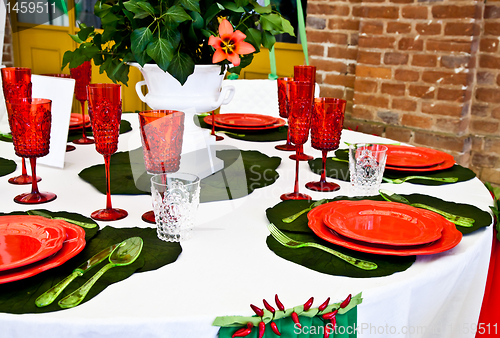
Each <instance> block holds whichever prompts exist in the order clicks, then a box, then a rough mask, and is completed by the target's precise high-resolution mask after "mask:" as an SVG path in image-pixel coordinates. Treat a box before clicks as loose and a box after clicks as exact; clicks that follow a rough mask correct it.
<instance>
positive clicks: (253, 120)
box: [214, 114, 278, 128]
mask: <svg viewBox="0 0 500 338" xmlns="http://www.w3.org/2000/svg"><path fill="white" fill-rule="evenodd" d="M214 119H215V123H218V124H223V125H226V126H234V127H250V128H255V127H265V126H270V125H272V124H275V123H276V122H277V121H278V118H276V117H272V116H269V115H259V114H215V117H214Z"/></svg>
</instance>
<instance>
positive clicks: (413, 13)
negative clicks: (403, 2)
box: [401, 5, 428, 19]
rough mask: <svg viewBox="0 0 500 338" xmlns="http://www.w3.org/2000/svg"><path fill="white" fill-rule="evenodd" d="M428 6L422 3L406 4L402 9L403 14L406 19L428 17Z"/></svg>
mask: <svg viewBox="0 0 500 338" xmlns="http://www.w3.org/2000/svg"><path fill="white" fill-rule="evenodd" d="M427 8H428V7H427V6H422V5H415V6H404V7H403V8H402V9H401V15H402V16H403V18H405V19H427V15H428V10H427Z"/></svg>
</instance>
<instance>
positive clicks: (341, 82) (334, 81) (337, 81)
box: [324, 74, 355, 88]
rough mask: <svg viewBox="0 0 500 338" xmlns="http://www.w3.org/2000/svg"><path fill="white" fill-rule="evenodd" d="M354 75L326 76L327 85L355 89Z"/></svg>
mask: <svg viewBox="0 0 500 338" xmlns="http://www.w3.org/2000/svg"><path fill="white" fill-rule="evenodd" d="M354 79H355V76H354V75H337V74H327V75H326V76H325V81H324V82H325V83H328V84H330V85H334V86H344V87H350V88H353V87H354Z"/></svg>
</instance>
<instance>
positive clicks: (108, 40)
mask: <svg viewBox="0 0 500 338" xmlns="http://www.w3.org/2000/svg"><path fill="white" fill-rule="evenodd" d="M94 14H95V15H96V16H98V17H99V18H100V19H101V23H102V31H100V30H96V29H95V28H94V27H87V26H86V25H84V24H81V25H80V31H79V32H78V34H76V35H72V36H71V37H72V38H73V40H75V41H76V42H77V43H79V46H78V48H76V49H75V50H74V51H67V52H66V53H65V54H64V57H63V65H62V66H63V68H64V67H66V66H67V65H69V67H70V68H74V67H77V66H79V65H81V64H82V63H83V62H85V61H89V60H93V61H94V64H95V65H96V66H99V67H100V72H101V73H103V72H106V74H107V75H108V77H109V78H110V79H111V80H112V81H113V82H122V83H124V84H126V83H127V82H128V72H129V64H128V63H130V62H137V63H139V64H140V65H141V66H144V65H145V64H146V63H156V64H157V65H158V66H159V67H160V68H161V69H162V70H163V71H165V72H168V73H170V74H171V75H172V76H173V77H175V78H176V79H177V80H178V81H179V82H180V83H181V84H184V83H185V81H186V80H187V78H188V76H189V75H190V74H192V73H193V72H194V67H195V65H197V64H212V63H215V64H219V65H220V66H221V72H223V71H224V70H225V69H227V70H228V71H229V72H231V73H236V74H239V73H240V71H241V69H242V68H244V67H246V66H248V65H250V63H251V62H252V60H253V55H254V54H255V53H257V52H259V51H260V48H261V46H264V47H266V48H268V49H271V48H272V47H273V45H274V43H275V42H276V39H275V37H274V36H275V35H277V34H281V33H288V34H290V35H294V32H293V27H292V26H291V24H290V22H289V21H288V20H286V19H284V18H283V17H282V16H281V15H280V13H279V12H277V11H276V10H274V9H273V8H272V7H271V5H268V6H265V7H264V6H261V5H259V4H258V3H257V2H256V1H254V0H223V1H220V0H219V1H217V0H128V1H122V0H98V1H97V2H96V4H95V6H94Z"/></svg>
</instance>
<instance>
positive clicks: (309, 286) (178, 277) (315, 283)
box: [0, 113, 493, 338]
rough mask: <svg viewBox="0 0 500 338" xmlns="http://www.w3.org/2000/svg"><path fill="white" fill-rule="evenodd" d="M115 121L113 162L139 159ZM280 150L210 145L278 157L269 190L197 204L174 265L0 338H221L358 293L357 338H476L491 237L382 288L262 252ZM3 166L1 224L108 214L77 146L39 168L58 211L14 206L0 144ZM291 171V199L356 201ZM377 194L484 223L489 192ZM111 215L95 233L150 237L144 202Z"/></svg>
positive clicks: (430, 260)
mask: <svg viewBox="0 0 500 338" xmlns="http://www.w3.org/2000/svg"><path fill="white" fill-rule="evenodd" d="M122 119H125V120H128V121H129V122H130V123H131V126H132V131H130V132H127V133H124V134H122V135H120V137H119V144H118V151H128V150H131V149H136V148H138V147H140V146H141V140H140V134H139V126H138V116H137V114H135V113H129V114H123V116H122ZM55 132H57V131H55ZM206 132H207V133H209V130H206ZM185 142H189V140H185ZM345 142H347V143H354V142H378V143H393V142H394V141H391V140H388V139H384V138H381V137H377V136H374V135H367V134H363V133H359V132H355V131H350V130H343V132H342V139H341V146H340V147H341V148H346V143H345ZM281 143H283V141H279V142H278V141H277V142H248V141H243V140H237V139H233V138H231V137H228V136H227V135H225V136H224V140H222V141H220V142H217V143H216V147H217V149H224V148H231V149H234V148H237V149H241V150H257V151H259V152H261V153H263V154H265V155H267V156H270V157H280V158H281V159H282V160H281V164H280V165H279V167H278V168H277V172H278V174H279V178H278V179H277V180H276V182H274V183H273V184H270V185H268V186H266V187H263V188H260V189H256V190H254V191H253V192H252V193H250V194H249V195H247V196H245V197H241V198H237V199H233V200H223V201H214V202H205V203H201V204H200V206H199V209H198V212H197V215H196V221H195V228H194V230H193V233H192V236H191V238H190V239H188V240H186V241H183V242H181V246H182V253H181V254H180V256H179V257H178V258H177V260H176V261H175V262H173V263H171V264H168V265H165V266H163V267H161V268H159V269H157V270H153V271H147V272H142V273H135V274H133V275H132V276H130V277H129V278H127V279H125V280H123V281H121V282H118V283H114V284H112V285H110V286H108V287H107V288H106V289H105V290H104V291H102V292H101V293H100V294H99V295H97V296H96V297H94V298H93V299H91V300H90V301H87V302H85V303H82V304H80V305H79V306H76V307H74V308H70V309H64V310H61V311H55V312H49V313H41V314H37V313H28V314H11V313H0V337H38V338H45V337H47V338H54V337H71V338H77V337H78V338H80V337H81V338H94V337H96V338H97V337H103V338H104V337H106V338H108V337H121V338H124V337H130V338H140V337H147V338H152V337H176V338H177V337H197V338H205V337H206V338H213V337H216V336H217V335H218V330H219V327H217V326H212V323H213V321H214V319H215V318H216V317H218V316H226V315H240V316H252V315H253V314H254V313H253V311H252V309H251V308H250V306H249V304H257V305H260V306H261V304H262V300H263V299H267V300H268V301H272V300H274V297H275V295H276V294H278V295H279V298H280V299H281V301H282V302H283V303H284V304H285V306H286V307H292V306H296V305H299V304H303V303H304V302H305V301H307V300H308V299H309V298H310V297H314V299H315V300H316V302H317V303H318V304H316V305H315V306H317V305H319V304H320V303H321V302H322V301H323V300H325V299H326V298H328V297H331V299H332V302H333V301H342V300H343V299H344V298H345V297H346V296H347V295H348V294H352V295H356V294H358V293H360V292H361V293H362V298H363V301H362V303H361V304H359V305H358V307H357V312H358V315H357V321H358V323H357V336H358V337H422V338H423V337H440V338H444V337H449V338H458V337H474V336H475V331H476V327H477V325H478V318H479V313H480V309H481V304H482V301H483V295H484V291H485V284H486V277H487V272H488V264H489V259H490V250H491V243H492V226H491V225H490V226H489V227H484V228H481V229H479V230H477V231H475V232H473V233H470V234H467V235H464V236H463V238H462V240H461V242H460V243H459V244H458V245H457V246H456V247H454V248H452V249H451V250H448V251H445V252H442V253H438V254H432V255H422V256H417V258H416V261H415V263H414V264H413V265H412V266H411V267H410V268H408V269H407V270H405V271H402V272H396V273H394V274H391V275H388V276H385V277H373V278H351V277H344V276H333V275H329V274H324V273H320V272H317V271H314V270H311V269H308V268H306V267H304V266H301V265H298V264H295V263H293V262H291V261H288V260H285V259H283V258H281V257H279V256H277V255H276V254H275V253H274V252H273V251H271V250H270V249H269V248H268V246H267V245H266V238H267V237H268V236H269V231H268V229H267V225H268V223H269V221H268V220H267V218H266V209H268V208H270V207H273V206H274V205H276V204H278V203H279V202H280V201H281V200H280V195H281V194H283V193H287V192H292V191H293V187H294V180H295V161H293V160H290V159H289V155H290V154H291V153H290V152H283V151H279V150H276V149H275V148H274V147H275V145H277V144H281ZM304 152H305V153H307V154H310V155H313V156H314V157H320V156H321V153H320V151H318V150H315V149H313V148H312V147H311V146H310V143H306V144H305V146H304ZM0 154H1V157H3V158H6V159H12V160H15V161H16V163H17V165H18V167H17V170H16V172H15V173H12V174H11V175H7V176H3V177H1V178H0V191H1V194H0V211H1V212H4V213H8V212H13V211H27V210H29V209H34V208H44V209H47V210H50V211H68V212H74V213H79V214H82V215H85V216H90V214H91V213H92V212H93V211H95V210H97V209H100V208H103V207H104V206H105V202H106V196H105V195H104V194H102V193H100V192H99V191H98V190H97V189H96V188H94V187H93V186H92V185H90V184H89V183H87V182H85V181H84V180H82V179H81V178H80V177H79V176H78V174H79V172H80V171H82V170H83V169H85V168H88V167H90V166H93V165H97V164H103V158H102V156H101V155H100V154H98V153H97V152H96V150H95V146H94V145H76V150H74V151H71V152H68V153H66V157H65V166H64V168H63V169H61V168H53V167H49V166H44V165H39V166H37V174H38V175H39V176H40V177H42V181H41V182H39V184H38V186H39V189H40V191H45V190H46V191H50V192H54V193H55V194H56V195H57V199H56V200H54V201H52V202H49V203H46V204H43V205H36V206H33V205H21V204H17V203H15V202H14V201H13V198H14V196H16V195H18V194H20V193H23V192H27V191H28V190H30V188H31V187H30V186H23V185H12V184H9V183H8V182H7V179H8V178H9V177H10V176H14V175H15V174H18V173H20V171H21V165H20V164H21V162H20V158H18V157H17V156H15V154H14V149H13V146H12V144H11V143H8V142H0ZM330 155H332V154H330ZM299 165H300V174H299V184H300V191H301V192H304V193H307V194H309V195H310V196H311V197H312V198H313V199H314V200H318V199H322V198H334V197H337V196H354V195H353V194H352V193H351V191H350V184H349V182H345V181H339V180H333V179H329V178H327V179H328V180H332V181H335V182H336V183H338V184H339V185H340V189H339V190H338V191H335V192H315V191H311V190H307V189H306V188H305V187H304V185H305V183H307V182H309V181H312V180H318V179H319V176H318V175H317V174H314V173H313V172H312V171H311V170H310V169H309V166H308V164H307V162H300V163H299ZM264 174H265V173H264ZM111 175H113V172H111ZM381 188H382V189H389V190H391V191H394V192H396V193H400V194H411V193H420V194H426V195H430V196H433V197H437V198H440V199H442V200H445V201H452V202H457V203H465V204H470V205H473V206H476V207H478V208H479V209H481V210H484V211H486V212H489V206H490V205H492V199H491V196H490V194H489V192H488V190H487V189H486V187H485V186H484V185H483V183H482V182H481V181H480V180H479V179H478V178H473V179H471V180H468V181H465V182H458V183H454V184H447V185H440V186H427V185H417V184H412V183H410V182H406V183H403V184H399V185H397V184H389V183H382V186H381ZM112 203H113V207H117V208H121V209H125V210H126V211H127V212H128V216H127V217H126V218H124V219H121V220H118V221H113V222H100V221H99V222H98V224H99V226H100V227H101V228H102V227H105V226H108V225H109V226H113V227H116V228H127V227H141V228H145V227H154V225H151V224H148V223H145V222H144V221H142V220H141V216H142V214H143V213H144V212H145V211H148V210H151V209H152V204H151V196H150V195H147V194H144V195H113V196H112ZM298 250H300V249H298ZM492 324H493V323H492Z"/></svg>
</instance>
